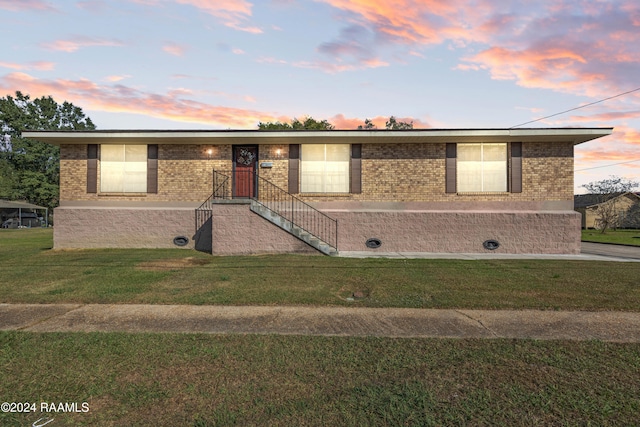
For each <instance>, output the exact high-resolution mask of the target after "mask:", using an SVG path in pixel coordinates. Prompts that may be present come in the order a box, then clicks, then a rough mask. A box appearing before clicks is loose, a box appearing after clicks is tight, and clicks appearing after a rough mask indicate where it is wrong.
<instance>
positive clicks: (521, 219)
mask: <svg viewBox="0 0 640 427" xmlns="http://www.w3.org/2000/svg"><path fill="white" fill-rule="evenodd" d="M325 213H326V214H327V215H329V216H331V217H333V218H335V219H337V220H338V250H339V251H371V252H372V253H374V252H435V253H438V252H440V253H447V252H448V253H482V252H487V253H503V254H506V253H512V254H524V253H540V254H579V253H580V214H579V213H577V212H573V211H559V212H526V211H520V212H487V211H482V212H469V211H453V212H442V211H439V212H438V211H436V212H425V211H379V212H375V211H373V212H372V211H366V212H348V211H325ZM369 238H377V239H380V240H381V241H382V246H381V247H380V248H378V249H369V248H367V246H365V242H366V240H367V239H369ZM489 239H492V240H497V241H498V242H499V243H500V247H499V248H498V249H496V250H494V251H489V250H487V249H485V248H484V247H483V245H482V244H483V242H484V241H485V240H489Z"/></svg>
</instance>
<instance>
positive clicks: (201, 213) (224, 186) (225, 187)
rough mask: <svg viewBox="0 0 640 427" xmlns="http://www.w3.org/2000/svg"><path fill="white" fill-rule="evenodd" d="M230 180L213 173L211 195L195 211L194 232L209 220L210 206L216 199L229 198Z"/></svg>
mask: <svg viewBox="0 0 640 427" xmlns="http://www.w3.org/2000/svg"><path fill="white" fill-rule="evenodd" d="M230 185H231V180H230V178H229V177H228V176H224V175H221V174H218V175H216V173H215V171H214V173H213V193H212V194H211V195H210V196H209V198H207V200H205V201H204V202H203V203H202V204H201V205H200V207H198V208H197V209H196V232H197V231H198V230H200V228H201V227H202V226H203V225H204V224H206V222H207V221H209V220H210V219H211V215H212V214H211V210H212V207H211V205H212V204H213V201H214V200H216V199H227V198H231V197H230V196H231V191H230Z"/></svg>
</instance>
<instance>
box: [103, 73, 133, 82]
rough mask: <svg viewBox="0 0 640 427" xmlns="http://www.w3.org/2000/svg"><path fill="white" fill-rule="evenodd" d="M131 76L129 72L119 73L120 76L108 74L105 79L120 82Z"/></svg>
mask: <svg viewBox="0 0 640 427" xmlns="http://www.w3.org/2000/svg"><path fill="white" fill-rule="evenodd" d="M130 77H131V76H130V75H129V74H123V75H119V76H115V75H114V76H107V77H106V78H105V80H106V81H108V82H112V83H115V82H119V81H121V80H124V79H128V78H130Z"/></svg>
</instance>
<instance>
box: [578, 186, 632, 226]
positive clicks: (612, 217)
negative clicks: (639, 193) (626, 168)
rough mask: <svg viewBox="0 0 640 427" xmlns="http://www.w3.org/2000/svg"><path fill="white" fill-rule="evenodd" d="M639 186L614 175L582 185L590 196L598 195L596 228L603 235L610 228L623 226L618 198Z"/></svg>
mask: <svg viewBox="0 0 640 427" xmlns="http://www.w3.org/2000/svg"><path fill="white" fill-rule="evenodd" d="M639 185H640V182H638V181H633V180H630V179H627V178H620V177H618V176H613V175H612V176H610V177H609V179H603V180H601V181H593V182H590V183H588V184H584V185H582V187H584V188H585V189H586V190H587V191H588V192H589V193H590V194H594V195H596V199H595V200H596V203H597V207H596V212H595V213H596V226H597V227H598V228H599V229H600V231H601V232H602V233H604V232H605V231H607V229H608V228H613V229H615V228H616V227H619V226H620V225H621V221H622V220H623V218H622V217H621V215H620V212H619V211H620V207H619V206H618V202H617V197H618V196H620V195H622V194H625V193H628V192H630V191H632V190H633V189H635V188H637V187H638V186H639Z"/></svg>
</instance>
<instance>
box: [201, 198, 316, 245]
mask: <svg viewBox="0 0 640 427" xmlns="http://www.w3.org/2000/svg"><path fill="white" fill-rule="evenodd" d="M212 213H213V215H212V218H211V224H212V227H211V228H212V236H211V242H212V243H211V245H212V252H213V254H214V255H245V254H261V253H309V254H319V253H320V252H318V251H316V250H315V249H314V248H312V247H311V246H309V245H307V244H306V243H304V242H303V241H301V240H299V239H298V238H296V237H294V236H292V235H291V234H289V233H288V232H286V231H284V230H282V229H281V228H279V227H277V226H276V225H274V224H272V223H270V222H269V221H267V220H266V219H264V218H262V217H261V216H259V215H257V214H255V213H253V212H251V210H250V209H249V205H248V204H240V205H235V204H219V205H213V212H212Z"/></svg>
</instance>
